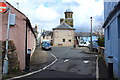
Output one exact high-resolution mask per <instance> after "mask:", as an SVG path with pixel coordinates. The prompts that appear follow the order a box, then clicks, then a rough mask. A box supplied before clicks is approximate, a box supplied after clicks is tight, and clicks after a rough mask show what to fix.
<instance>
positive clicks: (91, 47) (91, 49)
mask: <svg viewBox="0 0 120 80" xmlns="http://www.w3.org/2000/svg"><path fill="white" fill-rule="evenodd" d="M90 21H91V30H90V51H91V52H92V51H93V45H92V17H90Z"/></svg>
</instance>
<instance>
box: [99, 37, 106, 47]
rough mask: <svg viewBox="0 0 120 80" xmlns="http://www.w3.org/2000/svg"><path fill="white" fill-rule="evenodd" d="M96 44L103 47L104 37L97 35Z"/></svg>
mask: <svg viewBox="0 0 120 80" xmlns="http://www.w3.org/2000/svg"><path fill="white" fill-rule="evenodd" d="M98 46H101V47H105V44H104V37H99V38H98Z"/></svg>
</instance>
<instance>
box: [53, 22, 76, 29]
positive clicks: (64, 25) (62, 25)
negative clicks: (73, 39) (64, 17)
mask: <svg viewBox="0 0 120 80" xmlns="http://www.w3.org/2000/svg"><path fill="white" fill-rule="evenodd" d="M55 29H71V30H75V28H73V27H71V26H69V25H68V24H67V23H65V22H62V23H61V24H60V25H58V26H57V27H56V28H53V30H55Z"/></svg>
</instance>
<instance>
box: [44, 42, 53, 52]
mask: <svg viewBox="0 0 120 80" xmlns="http://www.w3.org/2000/svg"><path fill="white" fill-rule="evenodd" d="M42 50H51V45H50V43H49V42H43V43H42Z"/></svg>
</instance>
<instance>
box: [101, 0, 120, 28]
mask: <svg viewBox="0 0 120 80" xmlns="http://www.w3.org/2000/svg"><path fill="white" fill-rule="evenodd" d="M119 10H120V1H119V2H118V4H117V5H116V6H115V7H114V9H113V10H112V11H111V12H110V13H109V15H108V17H107V19H106V20H105V22H104V24H103V26H102V27H103V28H105V27H106V26H107V24H108V23H109V22H110V20H111V19H112V18H113V17H114V15H115V14H116V13H117V12H118V11H119Z"/></svg>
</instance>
